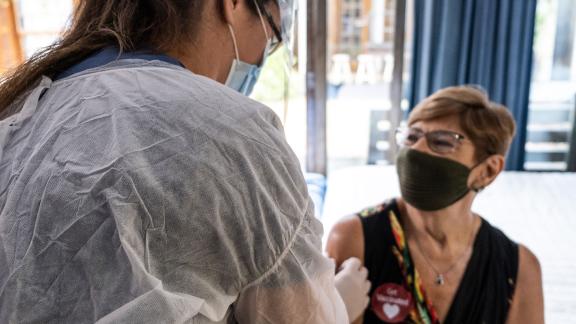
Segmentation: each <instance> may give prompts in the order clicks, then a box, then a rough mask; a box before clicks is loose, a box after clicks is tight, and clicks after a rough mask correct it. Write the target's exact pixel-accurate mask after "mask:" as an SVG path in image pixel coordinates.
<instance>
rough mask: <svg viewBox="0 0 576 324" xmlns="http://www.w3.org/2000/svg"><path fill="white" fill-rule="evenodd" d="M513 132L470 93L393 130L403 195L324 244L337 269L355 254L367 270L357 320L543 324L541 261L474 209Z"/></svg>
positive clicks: (505, 115) (427, 103) (353, 219)
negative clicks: (365, 302) (366, 290)
mask: <svg viewBox="0 0 576 324" xmlns="http://www.w3.org/2000/svg"><path fill="white" fill-rule="evenodd" d="M514 129H515V125H514V120H513V119H512V116H511V115H510V113H509V112H508V110H507V109H506V108H505V107H502V106H499V105H497V104H495V103H493V102H490V101H489V99H488V97H487V96H486V95H485V94H484V93H483V92H482V91H479V90H477V89H475V88H471V87H452V88H446V89H443V90H440V91H438V92H437V93H435V94H433V95H432V96H430V97H428V98H427V99H425V100H424V101H422V102H421V103H420V104H419V105H418V106H417V107H416V108H415V109H414V111H413V112H412V113H411V114H410V117H409V120H408V127H407V128H405V129H399V130H398V131H397V133H396V137H397V142H398V144H399V145H400V147H401V150H400V153H399V154H398V157H397V163H396V164H397V170H398V176H399V180H400V189H401V193H402V197H401V198H396V199H391V200H389V201H387V202H385V203H383V204H381V205H379V206H375V207H372V208H368V209H366V210H364V211H361V212H359V213H358V214H356V215H353V216H350V217H347V218H345V219H343V220H341V221H340V222H339V223H338V224H336V225H335V226H334V228H333V229H332V231H331V233H330V235H329V238H328V243H327V252H328V254H329V255H330V256H331V257H332V258H334V259H335V260H336V262H337V263H338V264H340V263H341V262H342V261H343V260H346V259H347V258H349V257H353V256H355V257H358V258H359V259H360V260H361V261H362V262H363V264H364V265H365V266H366V268H367V269H368V271H369V280H370V281H371V283H372V288H371V290H370V304H369V306H368V308H367V309H366V311H365V313H364V315H363V317H361V318H359V319H358V320H356V322H355V323H467V324H468V323H489V324H494V323H523V324H525V323H543V322H544V314H543V294H542V279H541V271H540V265H539V263H538V260H537V259H536V257H535V256H534V254H533V253H532V252H530V251H529V250H528V249H527V248H526V247H524V246H522V245H519V244H517V243H515V242H513V241H512V240H510V239H509V238H508V237H506V235H505V234H503V233H502V232H501V231H500V230H498V229H497V228H495V227H493V226H491V225H490V223H488V222H487V221H486V220H485V219H483V218H482V217H480V216H479V215H477V214H475V213H474V212H473V211H472V210H471V208H472V203H473V201H474V199H475V197H476V195H477V194H478V193H479V192H480V191H481V190H482V189H483V188H485V187H486V186H488V185H490V184H491V183H492V182H493V181H494V179H495V178H496V177H497V176H498V174H500V172H501V171H502V169H503V168H504V162H505V159H504V156H505V154H506V151H507V150H508V146H509V145H510V142H511V140H512V137H513V135H514ZM513 194H514V193H511V195H513ZM510 203H514V202H513V201H511V202H510ZM518 216H519V217H521V215H518ZM519 219H520V218H519Z"/></svg>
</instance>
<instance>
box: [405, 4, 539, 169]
mask: <svg viewBox="0 0 576 324" xmlns="http://www.w3.org/2000/svg"><path fill="white" fill-rule="evenodd" d="M414 2H415V3H414V4H415V5H414V8H415V17H414V18H415V19H414V21H415V23H414V44H413V60H412V79H411V80H410V86H409V89H408V90H409V100H410V106H411V107H414V105H415V104H417V103H418V102H419V101H421V100H422V99H424V98H425V97H427V96H428V95H430V94H432V93H433V92H435V91H437V90H438V89H441V88H444V87H447V86H452V85H462V84H478V85H481V86H482V87H484V88H485V89H486V90H487V91H488V93H489V94H490V97H491V99H492V100H493V101H495V102H498V103H501V104H504V105H506V106H507V107H508V108H509V109H510V111H511V112H512V114H513V115H514V118H515V119H516V124H517V127H518V131H517V135H516V137H515V139H514V141H513V143H512V146H511V148H510V152H509V153H508V157H507V161H508V162H507V165H506V169H508V170H522V169H523V167H524V142H525V140H526V126H527V119H528V101H529V94H530V81H531V75H532V73H531V72H532V44H533V38H534V25H535V16H536V2H537V0H415V1H414Z"/></svg>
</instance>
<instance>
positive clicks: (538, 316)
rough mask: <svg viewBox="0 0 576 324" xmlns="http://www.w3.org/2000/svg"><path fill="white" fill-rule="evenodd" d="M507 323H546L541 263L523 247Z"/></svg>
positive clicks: (521, 246)
mask: <svg viewBox="0 0 576 324" xmlns="http://www.w3.org/2000/svg"><path fill="white" fill-rule="evenodd" d="M507 323H508V324H516V323H522V324H530V323H534V324H541V323H544V296H543V290H542V270H541V268H540V262H539V261H538V258H537V257H536V256H535V255H534V253H532V251H530V250H529V249H528V248H526V247H525V246H523V245H520V246H519V251H518V275H517V278H516V290H515V292H514V298H513V300H512V305H511V306H510V311H509V313H508V320H507Z"/></svg>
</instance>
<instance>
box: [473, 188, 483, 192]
mask: <svg viewBox="0 0 576 324" xmlns="http://www.w3.org/2000/svg"><path fill="white" fill-rule="evenodd" d="M482 190H484V187H476V188H472V191H474V192H475V193H480V192H482Z"/></svg>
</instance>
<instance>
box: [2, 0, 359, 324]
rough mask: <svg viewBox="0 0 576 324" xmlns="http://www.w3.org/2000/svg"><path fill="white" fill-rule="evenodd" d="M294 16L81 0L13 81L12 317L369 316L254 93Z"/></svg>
mask: <svg viewBox="0 0 576 324" xmlns="http://www.w3.org/2000/svg"><path fill="white" fill-rule="evenodd" d="M293 18H294V3H293V1H292V0H277V1H274V0H213V1H205V0H187V1H182V0H178V1H177V0H154V1H145V0H81V1H79V5H78V7H77V8H76V11H75V13H74V16H73V19H72V26H71V27H70V29H69V30H68V31H67V32H66V33H65V34H64V35H63V38H62V39H60V40H59V41H58V42H57V43H56V44H54V45H53V46H52V47H50V48H48V49H46V50H44V51H43V52H41V53H39V54H37V55H35V56H34V57H32V58H31V59H30V60H28V61H27V62H26V63H25V64H23V65H22V66H20V67H19V68H17V69H16V70H15V71H14V72H12V73H11V74H10V75H8V76H7V77H5V78H4V79H3V80H2V83H1V84H0V114H1V116H2V120H1V121H0V323H93V322H98V323H233V322H240V323H346V322H348V318H347V317H348V316H347V310H348V313H349V315H350V317H351V318H354V317H355V316H357V315H359V314H360V313H361V312H362V311H363V308H364V307H365V306H366V304H367V300H368V299H367V296H366V294H367V291H368V287H369V284H368V283H367V281H366V270H365V269H363V268H362V266H361V265H360V263H359V262H358V260H350V261H349V262H347V263H346V264H345V265H344V268H343V269H342V271H340V272H339V273H338V274H337V275H336V277H335V276H334V273H335V270H334V264H333V262H331V261H330V260H328V259H326V258H325V257H323V255H322V254H321V252H320V237H321V232H322V227H321V224H320V223H319V222H318V221H317V220H316V219H315V217H314V214H313V210H314V207H313V204H312V202H311V200H310V198H309V196H308V194H307V190H306V186H305V182H304V179H303V176H302V174H301V171H300V166H299V163H298V160H297V159H296V157H295V155H294V154H293V152H292V151H291V150H290V148H289V146H288V144H287V143H286V140H285V139H284V135H283V130H282V127H281V124H280V122H279V120H278V118H277V117H276V116H275V115H274V113H273V112H271V110H269V109H268V108H266V107H264V106H262V105H260V104H258V103H256V102H254V101H252V100H250V99H249V98H248V97H246V95H248V94H249V93H250V91H251V90H252V88H253V86H254V84H255V82H256V80H257V78H258V74H259V70H260V68H261V66H262V65H263V63H264V61H265V58H266V57H267V56H268V55H269V54H270V53H271V52H272V51H273V50H275V49H276V48H277V47H278V45H279V44H280V43H284V44H289V42H290V30H291V26H292V19H293ZM225 85H226V86H225ZM335 278H336V279H335ZM336 287H337V288H338V289H339V292H340V294H339V293H338V290H337V289H336ZM340 295H341V296H342V298H341V297H340ZM343 300H344V301H346V305H345V303H344V302H343Z"/></svg>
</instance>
